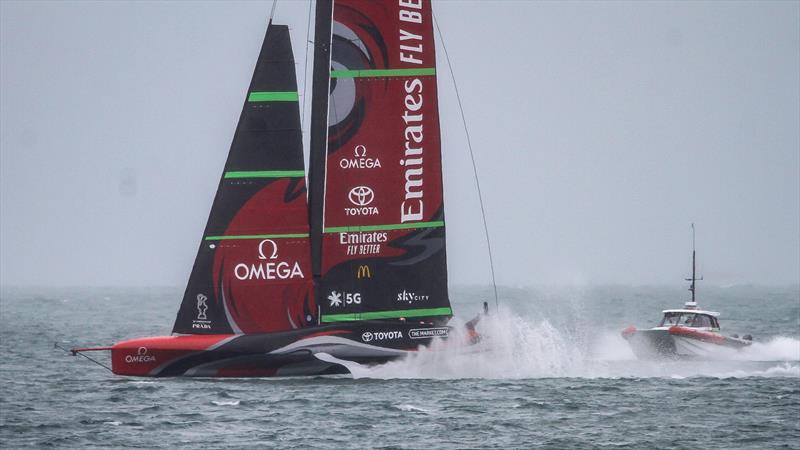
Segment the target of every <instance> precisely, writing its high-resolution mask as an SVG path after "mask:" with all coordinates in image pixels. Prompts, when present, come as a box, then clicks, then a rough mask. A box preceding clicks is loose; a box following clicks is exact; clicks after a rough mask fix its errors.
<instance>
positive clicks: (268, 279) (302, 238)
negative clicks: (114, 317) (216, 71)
mask: <svg viewBox="0 0 800 450" xmlns="http://www.w3.org/2000/svg"><path fill="white" fill-rule="evenodd" d="M316 312H317V311H316V306H315V303H314V296H313V293H312V284H311V265H310V249H309V227H308V203H307V200H306V188H305V173H304V165H303V153H302V135H301V130H300V113H299V107H298V93H297V82H296V79H295V64H294V58H293V56H292V48H291V43H290V40H289V29H288V27H286V26H276V25H272V24H270V25H269V26H268V28H267V33H266V37H265V39H264V43H263V45H262V47H261V53H260V54H259V57H258V62H257V63H256V68H255V72H254V74H253V78H252V81H251V82H250V89H249V90H248V92H247V99H246V101H245V104H244V107H243V109H242V113H241V116H240V118H239V124H238V126H237V128H236V133H235V135H234V138H233V143H232V144H231V148H230V152H229V154H228V160H227V162H226V164H225V171H224V173H223V175H222V179H221V180H220V183H219V188H218V190H217V194H216V197H215V198H214V203H213V206H212V208H211V213H210V216H209V219H208V224H207V225H206V228H205V233H204V235H203V239H202V241H201V244H200V249H199V251H198V253H197V259H196V260H195V263H194V267H193V269H192V273H191V276H190V278H189V283H188V285H187V287H186V292H185V294H184V297H183V303H182V304H181V307H180V310H179V311H178V317H177V319H176V321H175V326H174V328H173V332H174V333H185V334H218V333H258V332H272V331H282V330H289V329H293V328H300V327H304V326H308V325H310V324H312V323H316V319H315V317H314V316H316Z"/></svg>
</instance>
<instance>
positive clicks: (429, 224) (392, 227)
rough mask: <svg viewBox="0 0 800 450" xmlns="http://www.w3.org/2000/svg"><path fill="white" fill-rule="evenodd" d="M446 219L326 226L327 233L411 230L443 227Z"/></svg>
mask: <svg viewBox="0 0 800 450" xmlns="http://www.w3.org/2000/svg"><path fill="white" fill-rule="evenodd" d="M443 226H444V221H442V220H434V221H432V222H412V223H393V224H387V225H354V226H350V227H330V228H325V233H346V232H358V231H386V230H410V229H414V228H437V227H443Z"/></svg>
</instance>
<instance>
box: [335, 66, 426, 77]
mask: <svg viewBox="0 0 800 450" xmlns="http://www.w3.org/2000/svg"><path fill="white" fill-rule="evenodd" d="M425 75H436V69H435V68H434V67H428V68H419V69H368V70H331V78H364V77H374V78H378V77H410V76H425Z"/></svg>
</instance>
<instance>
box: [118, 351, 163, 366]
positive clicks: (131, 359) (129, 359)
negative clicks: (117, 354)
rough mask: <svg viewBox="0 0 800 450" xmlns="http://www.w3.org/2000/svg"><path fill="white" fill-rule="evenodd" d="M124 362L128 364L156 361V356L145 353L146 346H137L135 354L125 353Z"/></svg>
mask: <svg viewBox="0 0 800 450" xmlns="http://www.w3.org/2000/svg"><path fill="white" fill-rule="evenodd" d="M125 362H126V363H129V364H133V363H136V364H139V363H151V362H156V357H155V356H153V355H148V354H147V347H139V350H137V351H136V354H135V355H127V356H126V357H125Z"/></svg>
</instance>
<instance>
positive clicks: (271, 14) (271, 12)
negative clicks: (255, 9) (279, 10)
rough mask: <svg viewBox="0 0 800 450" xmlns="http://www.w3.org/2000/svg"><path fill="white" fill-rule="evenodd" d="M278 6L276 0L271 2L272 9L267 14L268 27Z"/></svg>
mask: <svg viewBox="0 0 800 450" xmlns="http://www.w3.org/2000/svg"><path fill="white" fill-rule="evenodd" d="M277 5H278V0H272V9H271V10H270V12H269V25H272V17H273V16H274V15H275V7H276V6H277Z"/></svg>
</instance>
